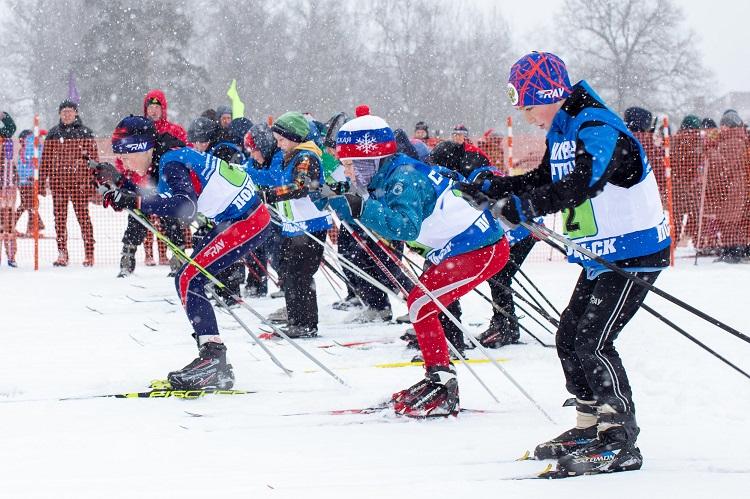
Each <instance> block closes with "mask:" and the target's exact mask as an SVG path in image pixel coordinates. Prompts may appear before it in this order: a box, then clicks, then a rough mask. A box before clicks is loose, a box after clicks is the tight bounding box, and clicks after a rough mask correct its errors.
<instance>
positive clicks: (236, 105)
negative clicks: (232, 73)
mask: <svg viewBox="0 0 750 499" xmlns="http://www.w3.org/2000/svg"><path fill="white" fill-rule="evenodd" d="M227 96H228V97H229V100H231V101H232V119H236V118H242V117H244V116H245V104H244V103H243V102H242V100H241V99H240V94H238V93H237V80H232V84H231V85H229V90H227Z"/></svg>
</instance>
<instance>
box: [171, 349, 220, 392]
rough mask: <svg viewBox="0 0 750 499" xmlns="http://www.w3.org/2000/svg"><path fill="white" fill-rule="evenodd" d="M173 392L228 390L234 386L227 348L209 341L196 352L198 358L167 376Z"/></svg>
mask: <svg viewBox="0 0 750 499" xmlns="http://www.w3.org/2000/svg"><path fill="white" fill-rule="evenodd" d="M167 379H168V380H169V383H170V384H171V385H172V388H173V389H174V390H205V389H215V390H229V389H231V388H232V387H233V386H234V371H232V365H231V364H227V347H225V346H224V344H223V343H218V342H215V341H209V342H206V343H204V344H203V345H202V346H201V347H200V349H199V350H198V358H197V359H195V360H194V361H192V362H191V363H190V364H188V365H186V366H185V367H183V368H182V369H180V370H179V371H172V372H171V373H169V374H168V375H167Z"/></svg>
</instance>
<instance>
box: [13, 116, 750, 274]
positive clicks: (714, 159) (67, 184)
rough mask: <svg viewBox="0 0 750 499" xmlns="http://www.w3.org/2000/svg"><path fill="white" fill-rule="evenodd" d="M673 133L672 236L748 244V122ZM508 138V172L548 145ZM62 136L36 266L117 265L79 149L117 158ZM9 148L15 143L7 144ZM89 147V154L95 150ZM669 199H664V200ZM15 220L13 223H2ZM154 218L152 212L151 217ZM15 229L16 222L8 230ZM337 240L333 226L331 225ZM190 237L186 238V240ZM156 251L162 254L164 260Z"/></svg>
mask: <svg viewBox="0 0 750 499" xmlns="http://www.w3.org/2000/svg"><path fill="white" fill-rule="evenodd" d="M709 132H710V133H704V132H703V131H697V130H686V131H679V132H677V133H676V134H675V135H674V136H673V137H672V138H671V151H672V152H671V164H672V179H673V193H672V196H673V203H674V204H673V205H674V215H675V219H674V223H675V234H676V236H677V240H678V241H680V242H681V244H682V245H690V244H691V242H692V245H694V247H695V248H697V249H698V250H699V251H702V252H717V251H720V250H721V249H722V248H728V247H744V246H747V245H748V244H750V216H749V215H748V208H749V207H748V206H747V204H748V203H747V198H748V194H750V160H749V159H748V151H749V148H750V141H749V140H748V135H747V132H746V131H745V129H725V130H712V131H709ZM638 138H639V140H641V142H642V144H643V146H644V148H645V150H646V152H647V154H648V156H649V159H650V161H651V164H652V166H653V168H654V172H655V174H656V178H657V182H658V184H659V188H660V191H661V192H662V197H663V199H664V196H666V190H665V188H664V186H665V181H664V180H665V179H664V166H663V158H664V150H663V147H662V143H661V141H660V140H659V138H658V137H655V136H654V134H651V133H646V134H638ZM513 140H514V142H513V151H512V154H513V169H512V174H522V173H525V172H527V171H529V170H531V169H533V168H535V167H536V166H537V165H538V164H539V161H540V160H541V159H542V155H543V153H544V137H542V136H536V135H534V136H524V135H522V136H516V137H514V139H513ZM66 142H68V143H65V144H60V143H56V144H51V143H49V142H47V143H46V144H44V146H43V153H42V157H41V161H40V180H46V183H45V184H44V185H42V184H41V183H40V185H39V192H40V195H39V198H38V199H39V215H40V226H39V228H40V231H39V236H40V239H39V261H40V266H41V267H42V268H44V267H48V266H49V265H50V264H51V263H52V262H53V261H55V260H56V259H57V258H58V256H59V253H60V251H65V250H67V253H68V259H69V262H70V265H81V264H82V263H83V261H84V260H85V259H86V258H87V257H91V255H92V254H93V261H94V262H95V264H96V265H110V266H114V265H117V264H118V263H119V260H120V253H121V250H122V242H121V241H122V237H123V234H124V232H125V227H126V225H127V215H126V214H125V213H117V212H114V211H112V210H111V209H105V208H103V207H102V206H101V197H100V196H99V195H97V194H96V193H95V191H94V190H93V188H92V187H91V186H90V184H89V181H90V177H89V172H88V168H87V167H86V163H85V161H84V160H83V158H82V157H81V155H82V153H83V152H89V154H92V155H93V154H95V155H96V156H97V157H98V158H99V160H100V161H110V162H112V161H113V160H114V158H113V155H112V152H111V149H110V143H109V139H108V138H105V139H96V140H95V141H88V142H87V141H86V140H85V139H82V140H70V141H66ZM475 143H476V144H477V145H478V146H479V147H480V148H481V149H482V150H483V151H484V152H485V153H486V154H487V156H488V157H490V159H491V161H492V163H493V164H495V166H500V167H502V169H503V170H506V171H507V164H508V161H509V159H510V158H509V157H508V148H507V145H508V144H507V139H506V138H505V137H502V136H500V135H496V134H492V135H485V136H483V137H479V138H478V139H476V140H475ZM11 146H12V151H11ZM19 149H20V147H19V143H18V139H15V140H12V141H9V140H5V141H4V142H3V143H2V147H0V150H1V151H2V156H0V160H1V161H0V165H2V168H1V169H0V184H2V189H1V190H0V194H2V195H0V201H2V203H1V204H2V206H3V207H8V206H12V207H13V210H14V213H12V214H10V215H7V214H5V212H6V211H7V208H4V209H3V210H0V215H1V218H0V231H1V232H0V233H1V234H2V238H3V241H2V242H3V244H2V246H5V248H3V251H4V255H3V256H4V259H7V254H8V253H9V251H8V250H9V248H8V247H9V246H11V245H12V244H11V243H10V242H9V240H10V239H13V237H11V236H15V240H16V242H15V244H16V246H17V252H16V255H15V258H16V260H17V262H18V264H19V265H20V266H23V267H27V268H28V267H32V266H33V261H34V239H33V237H29V236H33V230H32V227H33V224H30V223H29V222H30V221H31V213H32V212H33V211H32V210H30V209H29V206H30V205H31V204H32V202H31V200H30V197H31V196H33V189H32V188H31V186H30V184H28V183H27V184H25V185H19V184H20V183H21V182H20V181H19V179H18V178H17V176H10V177H9V174H8V172H13V171H15V169H16V167H17V166H18V165H17V162H18V159H19V153H20V151H19ZM94 151H95V153H94ZM665 206H666V203H665ZM8 220H10V221H11V223H9V222H8ZM153 221H154V223H155V224H158V220H157V219H153ZM546 223H547V224H548V226H549V227H550V228H552V229H554V230H557V231H558V232H559V231H560V221H559V218H558V217H554V216H552V217H547V220H546ZM11 227H13V229H11ZM331 236H332V237H331V239H332V240H333V241H334V242H335V239H336V237H335V236H336V234H335V231H332V233H331ZM186 240H187V241H189V237H188V238H186ZM145 247H146V248H150V249H149V250H147V251H144V245H140V246H139V247H138V252H137V256H136V258H137V262H138V264H139V265H141V264H142V262H144V258H146V257H151V258H153V259H154V260H155V261H156V262H157V263H158V262H159V260H161V263H166V260H167V257H168V256H169V254H167V251H166V249H165V248H164V247H163V246H162V248H161V249H159V248H158V246H157V244H156V242H155V241H153V238H150V237H149V238H148V239H147V240H146V246H145ZM160 257H161V258H160ZM550 259H554V260H560V259H561V257H560V256H558V255H556V254H555V253H553V252H552V251H551V250H549V249H548V248H547V247H546V245H541V244H540V245H537V247H536V248H535V249H534V251H533V252H532V255H531V256H530V260H531V261H546V260H550Z"/></svg>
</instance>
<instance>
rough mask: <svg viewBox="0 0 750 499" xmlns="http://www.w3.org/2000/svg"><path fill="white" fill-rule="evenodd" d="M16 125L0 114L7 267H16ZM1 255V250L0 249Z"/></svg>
mask: <svg viewBox="0 0 750 499" xmlns="http://www.w3.org/2000/svg"><path fill="white" fill-rule="evenodd" d="M15 131H16V124H15V122H14V121H13V118H11V116H10V115H9V114H7V113H5V112H0V238H2V240H3V242H4V244H5V252H6V254H7V256H8V266H10V267H15V266H16V229H15V225H16V224H15V220H16V188H17V185H18V175H17V173H16V169H15V168H14V166H13V138H12V137H13V134H14V133H15ZM0 255H2V248H0Z"/></svg>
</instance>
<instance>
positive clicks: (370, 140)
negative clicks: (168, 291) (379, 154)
mask: <svg viewBox="0 0 750 499" xmlns="http://www.w3.org/2000/svg"><path fill="white" fill-rule="evenodd" d="M356 142H357V146H356V147H357V149H359V150H360V151H362V152H363V153H365V154H370V153H371V152H372V151H374V150H375V149H376V148H377V141H376V140H375V138H374V137H370V132H367V133H366V134H364V135H363V136H362V137H361V138H359V139H357V140H356Z"/></svg>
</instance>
